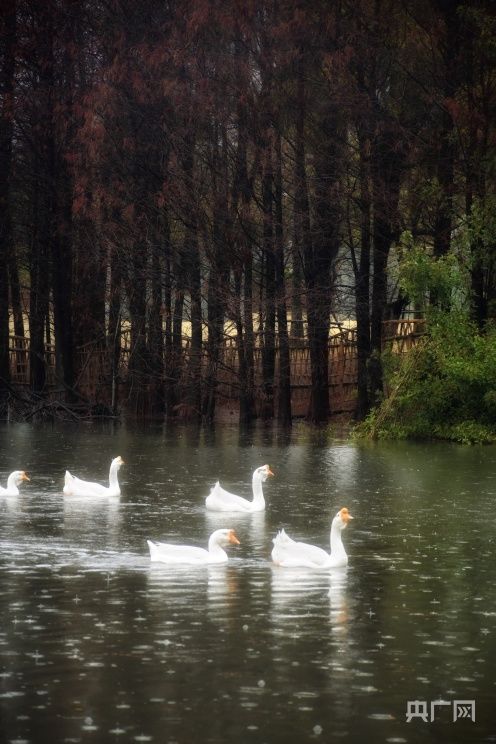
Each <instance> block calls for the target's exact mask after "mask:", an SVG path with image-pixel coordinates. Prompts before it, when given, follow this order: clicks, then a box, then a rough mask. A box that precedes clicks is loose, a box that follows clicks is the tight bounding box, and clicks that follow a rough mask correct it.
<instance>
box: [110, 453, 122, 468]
mask: <svg viewBox="0 0 496 744" xmlns="http://www.w3.org/2000/svg"><path fill="white" fill-rule="evenodd" d="M111 464H112V465H114V466H115V467H116V468H117V470H119V468H120V467H121V465H124V460H123V459H122V457H121V456H120V455H119V456H118V457H114V459H113V460H112V463H111Z"/></svg>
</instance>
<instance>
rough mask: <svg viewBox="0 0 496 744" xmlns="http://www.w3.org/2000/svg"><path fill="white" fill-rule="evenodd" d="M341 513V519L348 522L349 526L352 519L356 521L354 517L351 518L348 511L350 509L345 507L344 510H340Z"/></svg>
mask: <svg viewBox="0 0 496 744" xmlns="http://www.w3.org/2000/svg"><path fill="white" fill-rule="evenodd" d="M339 513H340V515H341V519H342V520H343V522H346V524H348V522H349V521H350V519H354V517H352V516H351V514H350V512H349V511H348V509H347V508H346V506H344V507H343V508H342V509H341V510H340V512H339Z"/></svg>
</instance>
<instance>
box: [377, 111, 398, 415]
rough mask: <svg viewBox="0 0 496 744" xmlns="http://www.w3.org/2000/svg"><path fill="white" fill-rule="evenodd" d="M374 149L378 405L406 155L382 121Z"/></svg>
mask: <svg viewBox="0 0 496 744" xmlns="http://www.w3.org/2000/svg"><path fill="white" fill-rule="evenodd" d="M380 126H381V131H379V132H376V135H375V138H374V141H373V142H372V149H371V169H372V198H373V214H374V220H373V234H372V237H373V261H374V272H373V278H372V309H371V318H370V344H371V357H370V362H369V371H370V389H371V403H372V404H376V403H377V402H378V401H379V400H380V398H381V397H382V394H383V374H382V363H381V352H382V321H383V320H384V315H385V309H386V304H387V284H388V272H387V267H388V258H389V252H390V249H391V245H392V243H393V240H394V238H395V235H396V233H397V228H396V225H397V219H398V199H399V191H400V173H401V167H402V155H401V152H400V150H399V148H398V141H397V138H396V137H395V135H394V134H393V132H392V131H387V129H386V128H387V124H386V123H385V122H384V121H382V122H381V124H380Z"/></svg>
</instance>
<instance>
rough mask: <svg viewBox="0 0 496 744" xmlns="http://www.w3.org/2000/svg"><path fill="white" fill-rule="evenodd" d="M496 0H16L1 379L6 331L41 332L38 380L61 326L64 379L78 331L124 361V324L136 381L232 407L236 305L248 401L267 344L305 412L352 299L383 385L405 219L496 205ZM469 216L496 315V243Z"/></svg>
mask: <svg viewBox="0 0 496 744" xmlns="http://www.w3.org/2000/svg"><path fill="white" fill-rule="evenodd" d="M495 11H496V9H495V8H494V6H493V4H492V3H491V2H490V1H489V0H471V1H467V2H462V1H461V0H460V1H455V0H403V2H398V1H397V0H353V2H351V0H332V2H329V0H308V1H303V0H289V1H287V2H281V1H280V0H261V1H260V2H246V0H239V1H238V0H233V1H232V2H230V3H223V2H220V1H218V0H195V1H194V2H191V1H190V0H170V1H169V2H167V1H166V0H146V2H143V3H136V2H135V0H82V1H78V0H45V1H44V2H38V0H4V2H3V3H2V10H1V11H0V12H1V20H0V23H1V26H0V40H1V47H0V65H1V67H0V76H1V77H0V212H1V220H0V254H1V256H2V263H1V271H0V386H2V388H3V389H4V391H7V390H8V389H9V379H10V378H9V351H8V348H9V335H12V334H15V335H17V336H26V337H27V336H29V340H30V375H31V378H30V386H31V388H32V390H33V392H34V393H36V394H39V395H43V393H44V391H45V389H46V364H45V362H46V349H47V344H50V343H54V344H55V352H56V375H57V380H58V382H59V384H60V385H61V388H63V391H64V393H63V394H64V398H65V400H66V402H68V403H70V402H73V401H74V400H75V399H76V398H77V396H78V390H77V382H78V375H79V373H80V371H81V370H80V366H81V364H82V362H81V359H82V358H83V356H82V355H81V353H80V351H79V350H80V349H90V348H91V349H99V350H102V351H105V353H106V354H107V355H108V358H109V359H110V361H111V368H112V370H113V371H114V377H115V372H116V370H117V369H118V366H119V356H120V355H121V354H122V353H123V337H124V335H125V336H126V339H128V347H127V350H128V353H129V360H128V367H129V377H128V388H129V395H130V397H131V398H134V399H140V398H144V397H146V399H147V400H148V402H149V404H150V406H151V408H152V410H154V411H155V412H157V413H163V412H166V413H167V415H169V416H175V415H177V414H178V413H180V412H181V410H183V409H187V410H188V411H190V412H193V414H194V415H195V416H198V417H204V418H206V419H208V420H211V419H213V417H214V415H215V405H216V389H217V384H218V379H219V367H220V365H221V361H222V347H223V344H224V342H225V335H226V333H227V329H228V328H229V329H232V331H230V333H232V335H233V337H234V338H235V343H236V348H237V353H238V368H239V400H240V411H241V419H242V420H244V421H248V420H250V419H251V418H253V416H254V415H255V354H256V353H258V352H259V353H260V357H261V367H262V377H263V406H262V410H261V411H260V415H261V416H263V417H264V418H272V417H274V416H276V417H277V418H278V419H279V420H280V421H281V422H284V423H289V422H290V421H291V398H290V384H291V380H290V375H289V369H290V365H289V356H290V349H291V345H292V344H297V343H300V344H307V345H308V348H309V353H310V360H311V373H312V397H311V404H310V411H309V418H310V420H311V421H313V422H324V421H327V420H328V418H329V416H330V414H331V413H332V412H331V411H330V409H329V395H328V379H329V368H328V365H329V354H328V339H329V332H330V323H331V317H332V316H333V314H334V315H336V316H343V315H348V316H352V317H354V319H355V320H356V325H357V344H358V399H357V416H358V417H360V418H361V417H363V416H364V415H365V414H366V413H367V412H368V411H369V410H370V407H371V406H372V405H373V404H374V402H375V401H376V400H377V398H378V397H379V396H380V393H381V391H382V368H381V358H380V351H381V336H382V324H383V321H384V320H385V319H386V318H388V317H399V315H400V314H401V312H402V311H403V310H404V309H405V308H406V307H407V305H408V302H409V299H408V297H405V296H403V295H402V293H401V292H398V291H397V290H396V289H395V287H394V282H393V281H392V280H391V271H392V269H393V267H394V262H395V261H396V246H397V245H398V242H399V240H400V236H401V234H402V233H403V232H404V231H406V230H408V231H409V232H411V234H412V235H413V236H414V238H415V239H417V240H420V241H422V243H423V244H424V245H425V250H427V251H430V252H431V253H433V255H436V256H439V255H443V254H446V253H448V252H450V251H451V250H453V241H454V239H455V237H456V235H457V234H459V233H460V231H461V230H463V229H466V228H467V226H469V227H470V226H473V225H475V224H478V225H480V223H481V222H484V218H485V217H484V216H485V215H487V214H489V213H490V211H491V208H492V205H494V185H495V179H494V167H495V131H494V107H495V101H496V76H495V61H496V51H495V47H494V32H495V30H496V12H495ZM467 234H468V235H469V260H470V271H471V276H472V291H473V314H474V318H475V319H476V320H477V322H478V323H479V325H480V326H481V327H483V326H484V324H485V322H486V321H487V319H488V317H490V316H491V315H493V314H494V300H495V281H494V279H495V277H494V269H495V266H494V258H495V255H494V244H493V242H492V240H487V239H481V230H480V229H479V230H477V229H469V230H468V233H467ZM186 324H187V325H186ZM185 334H186V335H187V336H188V339H189V341H188V353H187V354H185V348H184V337H185ZM277 359H278V361H279V363H278V364H276V360H277ZM202 360H203V363H202ZM180 381H181V385H180V384H179V383H180Z"/></svg>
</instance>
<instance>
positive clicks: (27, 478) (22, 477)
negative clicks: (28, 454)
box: [21, 470, 30, 481]
mask: <svg viewBox="0 0 496 744" xmlns="http://www.w3.org/2000/svg"><path fill="white" fill-rule="evenodd" d="M21 480H25V481H28V480H30V478H29V475H28V474H27V473H25V472H24V470H23V471H22V473H21Z"/></svg>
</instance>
